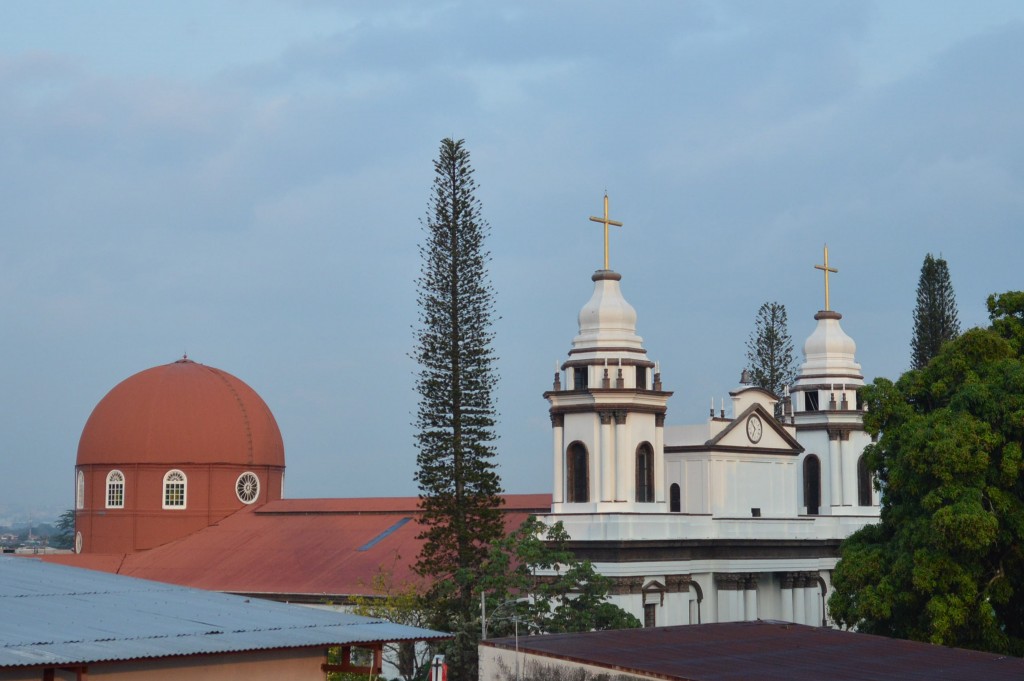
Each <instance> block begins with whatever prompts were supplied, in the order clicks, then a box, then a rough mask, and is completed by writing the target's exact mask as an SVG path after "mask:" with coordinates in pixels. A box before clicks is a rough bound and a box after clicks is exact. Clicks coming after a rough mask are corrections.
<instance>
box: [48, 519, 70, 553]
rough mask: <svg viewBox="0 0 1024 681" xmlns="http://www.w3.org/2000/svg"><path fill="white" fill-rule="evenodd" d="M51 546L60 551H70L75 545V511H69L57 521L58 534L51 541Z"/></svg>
mask: <svg viewBox="0 0 1024 681" xmlns="http://www.w3.org/2000/svg"><path fill="white" fill-rule="evenodd" d="M50 545H51V546H53V547H55V548H58V549H70V548H72V547H73V546H74V545H75V511H74V509H68V510H67V511H64V512H63V513H61V514H60V518H58V519H57V533H56V534H55V535H53V537H52V538H51V539H50Z"/></svg>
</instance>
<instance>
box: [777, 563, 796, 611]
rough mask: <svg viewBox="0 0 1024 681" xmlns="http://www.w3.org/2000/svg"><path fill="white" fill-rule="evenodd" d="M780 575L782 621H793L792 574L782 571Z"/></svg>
mask: <svg viewBox="0 0 1024 681" xmlns="http://www.w3.org/2000/svg"><path fill="white" fill-rule="evenodd" d="M781 577H782V590H781V592H780V593H781V594H782V596H781V599H782V621H783V622H794V621H795V620H794V619H793V576H792V575H790V574H787V573H783V574H782V575H781Z"/></svg>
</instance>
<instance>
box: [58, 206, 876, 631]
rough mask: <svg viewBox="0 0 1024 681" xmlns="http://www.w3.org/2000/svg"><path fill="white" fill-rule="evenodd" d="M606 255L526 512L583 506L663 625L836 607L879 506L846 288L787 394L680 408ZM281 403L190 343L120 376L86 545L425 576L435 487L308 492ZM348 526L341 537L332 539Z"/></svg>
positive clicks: (344, 575)
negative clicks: (286, 435)
mask: <svg viewBox="0 0 1024 681" xmlns="http://www.w3.org/2000/svg"><path fill="white" fill-rule="evenodd" d="M591 219H592V220H594V221H596V222H601V223H603V224H604V229H605V262H604V267H603V268H602V269H599V270H597V271H596V272H595V273H594V274H593V275H592V276H591V280H592V282H593V293H592V295H591V296H590V299H589V300H587V301H586V302H585V303H584V305H583V307H582V309H581V310H580V313H579V333H578V335H576V337H575V338H573V339H572V342H571V345H570V348H569V351H568V359H567V360H566V361H565V362H564V363H562V364H561V365H560V367H559V370H558V371H557V372H556V373H555V375H554V378H553V381H552V383H551V387H550V390H548V391H546V392H544V397H545V398H546V400H547V401H548V404H549V412H550V417H551V435H552V446H551V449H550V450H549V452H548V453H545V452H535V453H532V456H533V457H534V460H535V461H537V462H538V463H540V462H542V461H543V460H544V459H545V458H546V457H548V456H550V457H551V459H550V461H551V465H552V469H551V470H552V474H553V489H552V490H550V493H546V492H545V493H540V494H520V495H506V497H505V499H506V504H505V506H504V508H503V511H504V514H505V520H506V525H507V526H508V527H509V528H511V527H515V526H517V525H518V524H519V523H521V522H522V520H524V519H525V518H526V517H527V516H529V515H531V514H533V515H538V516H540V517H541V518H543V519H544V520H545V521H546V522H551V523H553V522H556V521H561V522H562V523H563V524H564V526H565V528H566V530H567V531H568V533H569V535H570V536H571V538H572V539H571V542H570V548H571V549H572V550H573V551H574V552H575V553H576V554H577V555H579V556H580V557H582V558H587V559H589V560H591V561H592V562H593V564H594V565H595V567H596V568H597V569H598V571H599V572H601V573H602V574H604V575H606V576H608V577H609V578H611V580H612V584H613V593H612V601H613V602H614V603H616V604H617V605H619V606H621V607H623V608H624V609H626V610H627V611H629V612H631V613H633V614H634V615H636V616H637V617H638V618H640V619H641V621H643V622H644V624H645V626H663V625H680V624H696V623H710V622H732V621H743V620H756V619H778V620H785V621H791V622H797V623H801V624H807V625H813V626H822V625H827V623H828V616H827V613H826V611H825V603H826V601H827V598H828V596H829V593H830V589H831V579H830V575H831V571H832V569H833V568H834V567H835V564H836V562H837V559H838V555H839V554H838V550H839V544H840V542H841V541H842V539H843V538H845V537H847V536H849V535H850V534H851V533H852V532H854V531H855V530H857V529H859V528H860V527H863V526H864V525H865V524H868V523H873V522H877V520H878V517H879V499H878V493H877V491H876V490H874V488H873V485H872V481H871V479H870V478H869V475H868V471H867V468H866V466H865V465H864V460H863V458H862V454H863V450H864V447H865V446H866V445H867V444H868V443H869V442H870V438H869V436H868V435H867V433H866V432H865V430H864V427H863V422H862V421H863V419H862V416H863V407H862V405H861V403H860V401H859V399H858V393H857V389H858V388H859V387H861V386H862V385H864V379H863V374H862V372H861V367H860V365H859V364H858V363H857V362H856V358H855V351H856V344H855V343H854V341H853V340H852V339H851V338H850V337H849V336H847V335H846V333H844V331H843V329H842V327H841V325H840V320H841V319H842V315H841V314H839V313H838V312H836V311H834V310H832V309H830V304H829V298H828V275H829V273H832V272H835V271H836V270H835V269H834V268H832V267H830V266H829V264H828V250H827V248H826V250H825V256H824V264H823V265H819V266H816V267H817V268H818V269H819V270H822V271H823V272H824V275H825V306H824V309H823V310H820V311H818V312H817V313H816V314H815V315H814V320H815V323H816V326H815V328H814V331H813V333H811V335H810V336H809V337H808V338H807V340H806V342H805V343H804V347H803V349H804V361H803V363H802V365H801V366H800V369H799V374H798V377H797V378H796V380H795V382H794V383H793V385H792V386H791V387H790V388H788V389H787V391H786V392H787V394H786V395H783V396H779V395H774V394H772V393H770V392H768V391H766V390H763V389H761V388H758V387H755V386H753V385H750V384H749V380H748V379H747V378H746V376H745V375H744V377H743V378H741V383H740V385H738V386H736V388H735V389H734V390H733V391H731V392H730V397H731V404H729V405H726V404H724V403H721V404H720V405H719V408H718V410H717V411H716V410H715V405H714V404H713V403H712V404H711V408H710V412H709V413H708V414H707V416H706V417H705V418H704V419H703V420H702V421H700V422H697V423H691V424H687V425H669V424H668V423H667V413H668V401H669V398H670V397H671V396H672V392H671V391H670V390H669V389H668V388H669V387H670V386H665V385H663V384H662V380H661V372H660V367H659V365H658V363H657V362H654V361H652V360H651V359H650V358H649V357H648V354H647V350H646V349H645V347H644V341H643V339H642V338H641V337H640V336H639V335H638V333H637V315H636V311H635V309H634V308H633V307H632V306H631V305H630V304H629V303H628V302H627V301H626V299H625V297H624V296H623V292H622V286H621V284H622V280H623V277H622V275H621V274H619V273H617V272H615V271H613V270H611V269H610V267H609V265H608V237H607V231H608V226H609V225H616V224H618V223H616V222H615V221H613V220H610V219H609V217H608V204H607V197H606V198H605V213H604V217H603V218H591ZM284 476H285V456H284V446H283V440H282V438H281V433H280V431H279V430H278V426H277V423H276V421H275V420H274V417H273V414H272V413H271V412H270V409H269V408H268V407H267V405H266V403H265V402H264V401H263V400H262V398H261V397H260V396H259V395H258V394H257V393H256V392H255V391H254V390H253V389H252V388H250V387H249V386H248V385H247V384H245V382H244V381H242V380H241V379H239V378H237V377H235V376H233V375H231V374H229V373H227V372H225V371H222V370H220V369H216V368H213V367H208V366H205V365H203V364H200V363H197V362H195V361H193V360H191V359H189V358H187V357H183V358H181V359H179V360H177V361H175V362H172V363H170V364H166V365H162V366H158V367H154V368H151V369H147V370H145V371H142V372H140V373H138V374H136V375H134V376H131V377H129V378H128V379H126V380H124V381H122V382H121V383H119V384H118V385H117V386H115V387H114V388H113V389H112V390H111V391H110V392H109V393H108V394H107V395H106V396H105V397H104V398H103V399H102V400H101V401H100V402H99V403H98V404H97V406H96V407H95V409H94V410H93V412H92V415H91V416H90V417H89V419H88V421H87V423H86V425H85V427H84V429H83V433H82V437H81V441H80V444H79V449H78V456H77V461H76V465H75V480H76V488H75V509H76V511H75V512H76V540H75V547H76V555H73V556H65V557H60V556H57V557H52V558H51V560H53V561H55V562H66V563H70V564H75V565H80V566H83V567H91V568H94V569H101V570H107V571H110V572H118V573H121V574H127V575H132V576H136V577H142V578H148V579H155V580H160V581H167V582H172V583H176V584H182V585H185V586H192V587H199V588H205V589H212V590H217V591H226V592H231V593H239V594H246V595H253V596H259V597H262V598H270V599H275V600H285V601H290V602H305V603H309V604H319V605H325V604H333V605H335V606H337V605H344V604H345V603H348V602H350V601H351V599H352V598H353V597H354V596H359V595H368V594H373V593H374V588H375V587H374V584H375V579H376V578H378V577H379V576H381V575H382V574H385V573H386V575H387V577H388V579H389V580H391V581H392V583H394V584H401V583H402V582H404V581H407V580H412V579H415V575H414V573H413V571H412V565H413V564H414V563H415V560H416V556H417V555H418V553H419V546H420V540H419V539H418V534H419V532H420V529H419V525H418V522H417V518H418V502H417V499H416V498H380V499H287V498H284V495H283V492H282V490H283V481H284ZM327 538H330V539H329V540H327Z"/></svg>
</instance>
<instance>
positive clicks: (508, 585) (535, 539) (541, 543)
mask: <svg viewBox="0 0 1024 681" xmlns="http://www.w3.org/2000/svg"><path fill="white" fill-rule="evenodd" d="M568 541H569V534H568V533H567V532H566V531H565V528H564V527H563V526H562V523H561V522H558V523H555V524H554V525H550V526H549V525H546V524H544V523H543V522H541V521H540V520H538V519H537V518H535V517H533V516H531V517H530V518H529V519H527V520H526V522H524V523H523V524H522V525H521V526H520V527H519V528H518V529H516V530H515V531H514V532H512V533H510V534H509V535H508V536H507V537H505V538H504V539H502V540H501V541H499V542H497V543H496V544H495V545H494V547H493V549H492V550H491V552H490V555H489V556H488V560H487V564H486V569H485V578H484V580H483V581H482V582H481V584H480V588H481V590H482V592H483V593H484V595H485V598H486V602H487V608H488V612H490V613H492V615H491V616H489V617H488V620H489V624H488V628H489V636H491V637H494V636H503V635H511V633H512V623H514V621H515V620H516V619H518V620H519V622H520V634H521V635H522V634H523V633H525V632H527V631H529V632H530V633H547V634H552V633H562V632H571V631H597V630H604V629H632V628H636V627H639V626H640V620H638V619H637V618H636V617H634V616H633V615H631V614H629V613H628V612H626V611H625V610H623V609H622V608H620V607H618V606H616V605H614V604H612V603H609V602H608V592H609V589H610V588H611V580H609V579H608V578H607V577H605V576H603V575H601V574H600V573H598V572H597V571H596V570H595V569H594V566H593V565H592V564H591V562H590V561H589V560H579V559H577V558H576V556H574V555H573V553H572V552H571V551H570V550H569V549H568V548H567V547H566V543H567V542H568ZM496 609H497V611H496Z"/></svg>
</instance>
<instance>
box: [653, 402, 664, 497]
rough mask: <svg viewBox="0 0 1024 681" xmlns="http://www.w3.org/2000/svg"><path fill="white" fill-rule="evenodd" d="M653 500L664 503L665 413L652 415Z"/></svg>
mask: <svg viewBox="0 0 1024 681" xmlns="http://www.w3.org/2000/svg"><path fill="white" fill-rule="evenodd" d="M654 500H655V501H656V502H658V503H659V504H664V503H665V415H664V414H655V416H654Z"/></svg>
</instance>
